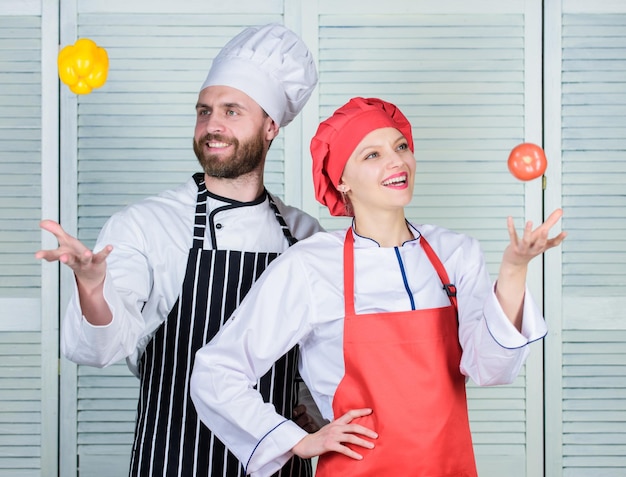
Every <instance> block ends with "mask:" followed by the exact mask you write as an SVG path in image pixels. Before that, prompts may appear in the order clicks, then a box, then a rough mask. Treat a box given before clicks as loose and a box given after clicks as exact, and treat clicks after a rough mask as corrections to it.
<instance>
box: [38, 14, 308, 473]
mask: <svg viewBox="0 0 626 477" xmlns="http://www.w3.org/2000/svg"><path fill="white" fill-rule="evenodd" d="M316 83H317V72H316V69H315V65H314V61H313V58H312V55H311V53H310V52H309V50H308V49H307V47H306V46H305V45H304V43H303V42H302V40H301V39H300V38H299V37H298V36H297V35H295V34H294V33H293V32H292V31H290V30H288V29H287V28H285V27H283V26H281V25H277V24H271V25H266V26H263V27H255V28H248V29H245V30H244V31H242V32H241V33H240V34H239V35H237V36H236V37H235V38H233V39H232V40H231V41H230V42H228V43H227V44H226V46H225V47H224V48H223V49H222V51H220V53H219V54H218V56H217V57H216V58H215V59H214V61H213V63H212V66H211V69H210V71H209V73H208V76H207V78H206V80H205V82H204V84H203V85H202V88H201V91H200V94H199V97H198V103H197V105H196V113H197V117H196V128H195V134H194V141H193V148H194V151H195V153H196V155H197V157H198V160H199V162H200V164H201V165H202V168H203V170H204V173H197V174H195V175H194V176H193V178H191V179H190V180H189V181H188V182H187V183H185V184H183V185H181V186H179V187H178V188H176V189H173V190H169V191H165V192H163V193H161V194H159V195H158V196H156V197H151V198H148V199H145V200H143V201H140V202H139V203H137V204H134V205H131V206H129V207H127V208H126V209H124V210H123V211H121V212H118V213H117V214H115V215H114V216H113V217H111V218H110V219H109V220H108V221H107V223H106V224H105V226H104V227H103V229H102V231H101V233H100V236H99V238H98V241H97V244H96V250H100V251H99V252H97V253H93V252H91V251H90V250H89V249H87V248H86V247H85V246H84V245H83V244H82V243H80V242H79V241H78V240H77V239H75V238H74V237H72V236H70V235H68V234H66V233H65V231H64V230H63V229H62V228H61V226H60V225H59V224H57V223H55V222H52V221H43V222H42V224H41V227H42V228H43V229H44V230H47V231H49V232H51V233H53V234H54V235H55V236H56V237H57V239H58V242H59V247H58V248H57V249H56V250H47V251H39V252H37V254H36V257H37V258H41V259H45V260H48V261H51V260H59V261H61V262H62V263H65V264H67V265H68V266H70V267H71V268H72V270H73V271H74V274H75V277H76V292H75V294H74V297H73V299H72V301H71V302H70V304H69V307H68V310H67V313H66V316H65V318H64V323H63V332H62V342H61V348H62V351H63V353H64V354H65V356H67V358H69V359H70V360H72V361H75V362H76V363H79V364H86V365H92V366H99V367H102V366H107V365H109V364H112V363H114V362H116V361H118V360H120V359H122V358H126V360H127V362H128V364H129V367H130V369H131V371H133V372H134V373H135V374H136V375H137V376H138V377H139V378H140V381H141V387H140V398H139V403H138V408H137V423H136V429H135V440H134V445H133V453H132V460H131V469H130V475H131V476H149V477H155V476H162V475H166V476H168V477H169V476H189V477H191V476H193V477H196V476H197V477H201V476H217V475H220V476H237V475H243V471H242V466H241V464H240V463H239V462H238V461H237V460H236V458H235V457H234V456H233V455H232V454H230V453H229V452H228V451H227V450H226V449H225V447H224V445H223V444H222V443H221V442H220V441H219V440H217V439H216V438H215V437H214V436H213V434H212V433H211V432H210V431H209V430H208V429H207V428H206V427H205V426H203V425H202V424H201V423H200V421H199V419H198V416H197V414H196V411H195V409H194V407H193V404H192V402H191V399H190V397H189V377H190V374H191V369H192V366H193V361H194V357H195V352H196V351H197V350H198V349H199V348H200V347H201V346H202V345H204V344H205V343H206V342H208V341H209V340H210V339H211V338H212V337H213V336H214V335H215V333H217V331H218V330H219V329H220V327H221V326H222V324H223V323H224V321H225V320H226V319H227V318H228V317H229V316H230V314H231V313H232V311H233V310H234V309H235V307H236V306H237V305H238V304H239V302H240V301H241V299H242V298H243V296H245V294H246V293H247V291H248V290H249V288H250V286H251V285H252V283H253V282H254V281H255V280H256V279H257V278H258V276H259V275H260V273H261V272H262V271H263V270H264V269H265V268H266V267H267V265H268V264H269V263H270V262H271V261H272V260H273V259H274V258H276V256H278V254H279V253H281V252H283V251H284V250H285V249H286V248H287V247H288V246H289V245H291V244H293V243H294V242H295V241H296V240H297V239H300V238H304V237H307V236H309V235H311V234H313V233H315V232H316V231H318V230H320V226H319V224H318V223H317V221H315V220H314V219H313V218H312V217H310V216H308V215H306V214H304V213H303V212H301V211H299V210H297V209H294V208H292V207H288V206H286V205H284V204H283V203H282V202H281V201H280V200H279V199H278V198H276V197H274V196H272V195H270V194H269V193H268V192H267V191H266V190H265V188H264V185H263V170H264V165H265V159H266V155H267V152H268V149H269V147H270V144H271V142H272V140H273V139H274V138H275V137H276V136H277V135H278V133H279V128H280V127H284V126H286V125H287V124H288V123H289V122H290V121H291V120H292V119H293V118H294V117H295V116H296V115H297V114H298V113H299V112H300V111H301V109H302V108H303V106H304V104H305V103H306V101H307V100H308V98H309V97H310V95H311V93H312V91H313V89H314V88H315V85H316ZM277 292H278V291H277ZM277 298H278V295H277ZM296 373H297V351H296V349H293V350H291V351H290V352H289V353H287V354H286V355H285V356H283V357H282V358H281V359H280V360H279V361H277V362H276V364H275V365H274V367H273V369H272V370H271V371H270V373H268V374H267V375H266V376H264V377H263V378H262V379H261V380H259V382H258V383H257V387H258V389H259V390H260V391H261V392H262V393H263V395H264V396H265V399H266V400H267V401H269V402H272V404H274V406H275V407H276V409H277V410H278V412H280V413H282V414H283V415H285V416H286V417H287V418H292V417H293V416H292V412H293V408H294V405H295V403H296V388H297V385H296ZM298 414H300V411H298ZM277 475H280V476H305V475H311V467H310V463H309V462H308V461H302V460H293V461H291V462H289V463H287V465H286V466H285V467H283V469H282V470H281V471H280V473H278V474H277Z"/></svg>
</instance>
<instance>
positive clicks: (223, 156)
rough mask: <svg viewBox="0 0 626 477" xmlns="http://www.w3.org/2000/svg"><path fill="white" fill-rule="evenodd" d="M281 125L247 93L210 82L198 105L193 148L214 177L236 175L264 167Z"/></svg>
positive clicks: (203, 165) (230, 177) (209, 173)
mask: <svg viewBox="0 0 626 477" xmlns="http://www.w3.org/2000/svg"><path fill="white" fill-rule="evenodd" d="M277 134H278V126H277V125H276V124H275V123H274V121H272V119H271V118H269V117H268V116H267V114H265V112H264V111H263V110H262V109H261V107H260V106H259V105H258V104H257V103H256V102H255V101H254V100H253V99H252V98H250V97H249V96H248V95H246V94H245V93H243V92H241V91H239V90H237V89H234V88H230V87H228V86H209V87H208V88H205V89H203V90H202V91H201V92H200V96H199V98H198V104H197V105H196V129H195V134H194V141H193V150H194V152H195V153H196V156H197V158H198V161H199V162H200V165H201V166H202V168H203V169H204V172H205V173H206V174H207V175H209V176H211V177H219V178H225V179H234V178H237V177H240V176H242V175H244V174H248V173H250V172H252V171H255V170H260V171H261V172H262V168H263V165H264V161H265V156H266V154H267V150H268V148H269V145H270V142H271V140H272V139H274V137H276V135H277Z"/></svg>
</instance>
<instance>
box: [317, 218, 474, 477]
mask: <svg viewBox="0 0 626 477" xmlns="http://www.w3.org/2000/svg"><path fill="white" fill-rule="evenodd" d="M420 244H421V245H422V248H423V249H424V251H425V252H426V254H427V256H428V258H429V259H430V261H431V263H432V264H433V266H434V268H435V269H436V270H437V274H438V275H439V278H440V279H441V281H442V283H443V284H444V288H446V290H448V291H449V293H448V295H449V296H450V301H451V304H450V305H449V306H446V307H442V308H432V309H426V310H415V311H403V312H392V313H370V314H362V315H356V313H355V311H354V237H353V235H352V229H351V228H350V229H349V230H348V232H347V234H346V240H345V244H344V291H345V307H346V317H345V323H344V338H343V354H344V360H345V375H344V377H343V379H342V380H341V382H340V383H339V386H338V387H337V391H336V393H335V396H334V398H333V411H334V416H335V418H338V417H340V416H342V415H343V414H345V413H346V412H347V411H349V410H350V409H360V408H371V409H373V413H372V414H371V415H369V416H365V417H362V418H359V419H356V420H355V421H353V422H358V423H359V424H362V425H364V426H366V427H368V428H370V429H373V430H374V431H376V432H377V433H378V439H376V440H375V441H374V443H375V446H376V447H374V449H372V450H369V449H365V448H363V447H356V446H351V447H352V448H353V449H354V450H355V451H356V452H358V453H359V454H361V455H363V459H362V460H360V461H359V460H355V459H351V458H349V457H346V456H344V455H343V454H339V453H336V452H329V453H326V454H323V455H322V456H320V458H319V461H318V465H317V471H316V474H315V475H316V477H343V476H349V477H357V476H367V477H381V476H403V477H477V475H478V474H477V472H476V463H475V461H474V451H473V448H472V438H471V434H470V428H469V420H468V413H467V399H466V395H465V377H464V376H463V375H462V374H461V372H460V371H459V364H460V361H461V347H460V345H459V339H458V324H457V313H456V297H455V296H454V295H455V294H454V293H453V292H454V287H453V286H448V287H446V286H445V285H447V284H449V283H450V282H449V281H448V277H447V274H446V271H445V269H444V267H443V264H442V263H441V261H440V260H439V258H438V257H437V255H436V254H435V253H434V251H433V250H432V249H431V248H430V246H429V245H428V242H426V240H425V239H424V237H420Z"/></svg>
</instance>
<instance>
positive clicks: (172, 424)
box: [130, 173, 312, 477]
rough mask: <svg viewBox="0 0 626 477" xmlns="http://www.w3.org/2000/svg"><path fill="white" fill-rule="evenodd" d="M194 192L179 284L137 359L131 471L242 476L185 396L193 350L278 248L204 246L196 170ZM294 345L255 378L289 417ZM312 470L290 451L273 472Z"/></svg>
mask: <svg viewBox="0 0 626 477" xmlns="http://www.w3.org/2000/svg"><path fill="white" fill-rule="evenodd" d="M194 179H195V180H196V183H197V184H198V198H197V203H196V215H195V226H194V238H193V246H192V248H191V250H190V251H189V258H188V260H187V268H186V272H185V278H184V282H183V287H182V291H181V293H180V295H179V298H178V300H177V301H176V304H175V305H174V307H173V309H172V310H171V311H170V313H169V315H168V317H167V320H166V321H165V322H163V324H162V325H161V326H160V327H159V329H158V330H157V332H156V334H155V335H154V337H153V338H152V340H151V341H150V343H149V344H148V346H147V347H146V351H145V352H144V354H143V356H142V357H141V360H140V363H139V373H140V380H141V386H140V396H139V403H138V406H137V424H136V429H135V441H134V445H133V452H132V458H131V468H130V476H131V477H160V476H167V477H174V476H181V477H209V476H211V477H214V476H223V477H235V476H237V477H238V476H244V475H245V472H244V469H243V466H242V465H241V463H240V462H239V461H238V460H237V458H236V457H235V456H234V455H233V454H231V453H230V452H229V451H228V450H227V449H226V448H225V446H224V444H223V443H222V442H221V441H219V440H218V439H217V438H216V437H215V436H214V435H213V433H212V432H211V431H210V430H209V429H208V428H207V427H206V426H205V425H204V424H202V423H201V421H200V419H199V418H198V415H197V413H196V411H195V408H194V406H193V403H192V401H191V397H190V396H189V379H190V376H191V370H192V367H193V362H194V358H195V353H196V351H197V350H198V349H200V348H201V347H202V346H203V345H204V344H206V343H208V342H209V341H210V340H211V339H212V338H213V336H215V334H216V333H217V332H218V331H219V329H220V328H221V327H222V325H223V324H224V321H225V320H226V319H227V318H228V317H229V316H230V315H231V313H232V312H233V311H234V310H235V308H236V307H237V305H239V303H240V302H241V300H242V299H243V298H244V296H245V295H246V293H247V292H248V290H249V289H250V287H251V286H252V284H253V283H254V282H255V281H256V280H257V278H258V277H259V276H260V274H261V273H262V272H263V271H264V270H265V268H266V267H267V266H268V265H269V263H270V262H271V261H272V260H274V259H275V258H276V257H277V256H278V253H274V252H245V251H243V252H242V251H234V250H216V249H208V250H207V249H204V248H203V245H204V235H205V228H206V217H207V210H206V209H207V196H208V191H207V189H206V186H205V184H204V175H203V174H202V173H198V174H195V175H194ZM269 199H270V206H271V207H272V209H273V211H274V213H275V215H276V219H277V221H278V223H279V224H280V226H281V228H282V230H283V232H284V234H285V238H286V239H287V241H288V242H289V244H290V245H293V244H294V243H295V242H296V239H295V238H294V237H293V236H292V235H291V233H290V232H289V229H288V228H287V225H286V223H285V221H284V219H283V217H282V216H281V215H280V212H279V211H278V208H277V207H276V205H275V204H274V202H273V200H272V198H271V196H270V197H269ZM297 366H298V350H297V348H294V349H292V350H291V351H289V352H288V353H287V354H285V355H284V356H283V357H281V358H280V359H279V360H278V361H277V362H276V363H275V364H274V366H273V367H272V369H270V371H269V372H268V373H267V374H266V375H265V376H263V377H262V378H261V379H260V380H259V381H258V383H257V389H258V390H259V391H260V392H261V394H262V395H263V399H264V400H265V401H266V402H271V403H273V404H274V406H275V407H276V411H277V412H279V413H281V414H282V415H284V416H285V417H287V418H288V419H289V418H291V417H292V411H293V408H294V406H295V405H296V401H297V384H296V374H297ZM291 476H297V477H300V476H302V477H310V476H312V469H311V463H310V461H308V460H302V459H300V458H298V457H294V458H293V459H291V460H290V461H289V462H287V464H286V465H285V466H284V467H283V468H282V469H281V470H280V471H279V472H277V473H276V474H275V476H274V477H291Z"/></svg>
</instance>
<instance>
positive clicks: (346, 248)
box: [343, 227, 458, 316]
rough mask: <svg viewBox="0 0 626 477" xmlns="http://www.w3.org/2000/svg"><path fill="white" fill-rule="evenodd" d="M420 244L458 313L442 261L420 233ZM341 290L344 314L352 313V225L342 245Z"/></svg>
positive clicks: (452, 285) (452, 287)
mask: <svg viewBox="0 0 626 477" xmlns="http://www.w3.org/2000/svg"><path fill="white" fill-rule="evenodd" d="M420 245H421V246H422V248H423V249H424V252H425V253H426V256H427V257H428V259H429V260H430V263H432V265H433V267H434V268H435V271H436V272H437V275H438V276H439V279H440V280H441V283H442V284H443V288H444V290H445V291H446V294H447V295H448V298H449V299H450V303H451V304H452V306H454V309H455V311H456V312H457V314H458V304H457V300H456V286H455V285H454V284H453V283H450V279H449V278H448V273H447V272H446V269H445V267H444V266H443V263H441V260H439V257H438V256H437V254H436V253H435V251H434V250H433V249H432V247H431V246H430V244H429V243H428V242H427V241H426V239H425V238H424V236H423V235H422V234H420ZM343 268H344V272H343V292H344V302H345V313H346V316H350V315H354V314H355V310H354V235H353V234H352V227H349V228H348V230H347V231H346V240H345V242H344V245H343Z"/></svg>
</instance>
